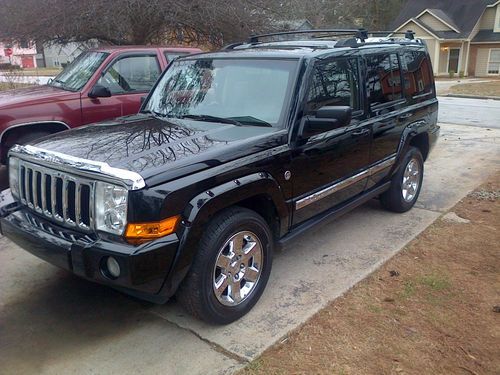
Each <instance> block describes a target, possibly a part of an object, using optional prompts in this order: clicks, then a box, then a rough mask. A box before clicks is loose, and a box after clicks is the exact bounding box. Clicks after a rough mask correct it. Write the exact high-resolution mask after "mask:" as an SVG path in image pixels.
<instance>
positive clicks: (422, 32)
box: [398, 22, 434, 38]
mask: <svg viewBox="0 0 500 375" xmlns="http://www.w3.org/2000/svg"><path fill="white" fill-rule="evenodd" d="M405 30H413V32H414V33H415V36H416V37H417V38H429V37H431V38H434V36H432V35H431V34H429V33H428V32H427V31H425V30H424V29H422V28H421V27H420V26H418V25H417V24H416V23H415V22H409V23H407V24H406V26H405V27H404V28H401V30H398V31H405Z"/></svg>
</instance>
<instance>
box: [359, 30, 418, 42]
mask: <svg viewBox="0 0 500 375" xmlns="http://www.w3.org/2000/svg"><path fill="white" fill-rule="evenodd" d="M368 34H370V35H384V36H387V37H389V36H390V35H404V37H405V38H406V39H410V40H413V39H415V32H414V31H413V30H406V31H398V32H395V31H369V32H368Z"/></svg>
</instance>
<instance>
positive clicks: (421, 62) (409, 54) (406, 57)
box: [401, 51, 432, 102]
mask: <svg viewBox="0 0 500 375" xmlns="http://www.w3.org/2000/svg"><path fill="white" fill-rule="evenodd" d="M401 67H402V69H403V78H404V88H405V95H406V97H407V98H410V99H411V101H413V102H418V101H421V100H425V99H426V96H427V95H429V94H431V93H432V72H431V65H430V63H429V57H428V56H427V54H426V53H425V52H423V51H405V52H404V53H403V54H402V55H401Z"/></svg>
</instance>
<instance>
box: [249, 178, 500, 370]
mask: <svg viewBox="0 0 500 375" xmlns="http://www.w3.org/2000/svg"><path fill="white" fill-rule="evenodd" d="M499 188H500V173H499V174H497V175H496V176H494V177H493V178H492V179H491V181H490V182H488V183H487V184H485V185H484V186H483V190H484V189H486V190H487V191H488V192H490V193H491V192H495V191H498V189H499ZM478 191H481V189H478V190H476V192H478ZM483 195H484V194H483ZM490 195H491V196H492V197H493V194H489V195H488V196H490ZM453 212H455V213H456V214H457V215H458V216H460V217H463V218H467V219H469V220H470V222H469V223H467V224H464V223H453V222H446V221H444V220H437V221H436V222H435V223H434V224H432V225H431V226H430V227H429V228H427V229H426V230H425V231H424V232H422V233H421V234H420V235H419V236H418V237H417V238H416V239H414V240H413V241H412V242H410V244H408V245H407V246H406V247H405V248H404V249H403V250H402V251H401V252H400V253H398V254H397V255H396V256H394V257H393V258H392V259H390V260H389V261H388V262H387V263H386V264H385V265H384V266H382V267H381V268H380V269H379V270H377V271H376V272H375V273H374V274H372V275H371V276H369V277H368V278H367V279H365V280H363V281H362V282H360V283H359V284H358V285H356V286H355V287H354V288H353V289H351V290H350V291H349V292H347V293H346V294H345V295H344V296H342V297H340V298H338V299H337V300H335V301H333V302H332V303H330V304H329V305H328V306H327V307H325V308H324V309H322V310H320V311H319V312H318V313H317V314H316V315H314V316H313V317H312V318H311V319H310V320H309V321H307V322H306V323H304V324H303V325H302V326H301V327H299V328H298V329H297V330H295V331H293V332H291V333H289V334H288V336H287V340H286V341H284V342H282V343H280V344H277V345H275V346H273V347H272V348H270V349H268V350H266V351H265V352H264V354H263V355H262V356H260V357H259V358H257V359H256V360H255V361H253V362H251V363H250V364H249V365H248V366H247V367H246V368H245V369H243V370H242V371H241V373H240V375H259V374H265V375H268V374H279V373H286V374H325V375H326V374H328V375H330V374H346V375H347V374H356V375H358V374H361V375H372V374H400V373H401V374H421V373H422V371H423V373H426V374H500V348H499V346H498V342H500V341H499V340H500V326H499V325H498V318H499V314H498V313H497V312H496V311H497V309H498V308H497V307H496V306H497V305H499V299H498V290H499V288H500V278H499V277H498V275H499V274H500V257H499V256H498V243H500V232H499V231H498V228H500V197H496V196H495V197H493V198H491V199H484V198H481V195H478V194H470V195H469V196H467V197H466V198H464V199H463V200H462V201H461V202H460V203H459V204H457V205H456V206H455V207H454V208H453ZM393 270H397V271H398V272H397V275H394V272H393ZM423 369H424V370H423Z"/></svg>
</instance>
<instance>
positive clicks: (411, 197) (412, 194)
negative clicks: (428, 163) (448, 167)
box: [380, 147, 424, 212]
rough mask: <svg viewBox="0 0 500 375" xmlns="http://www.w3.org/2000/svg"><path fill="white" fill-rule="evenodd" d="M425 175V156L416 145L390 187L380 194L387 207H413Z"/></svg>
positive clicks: (397, 210)
mask: <svg viewBox="0 0 500 375" xmlns="http://www.w3.org/2000/svg"><path fill="white" fill-rule="evenodd" d="M423 177H424V158H423V157H422V153H421V152H420V150H419V149H418V148H416V147H411V148H410V149H409V150H408V152H407V153H406V155H405V157H404V158H403V162H402V163H401V167H400V169H399V170H398V172H397V173H396V174H395V175H394V177H393V178H392V181H391V186H390V187H389V189H388V190H387V191H386V192H384V193H383V194H382V195H381V196H380V202H381V203H382V206H384V207H385V208H386V209H388V210H390V211H394V212H406V211H408V210H409V209H411V208H412V207H413V205H414V204H415V202H416V201H417V199H418V196H419V194H420V189H421V187H422V179H423Z"/></svg>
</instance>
